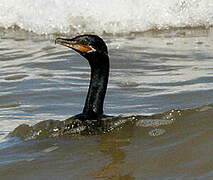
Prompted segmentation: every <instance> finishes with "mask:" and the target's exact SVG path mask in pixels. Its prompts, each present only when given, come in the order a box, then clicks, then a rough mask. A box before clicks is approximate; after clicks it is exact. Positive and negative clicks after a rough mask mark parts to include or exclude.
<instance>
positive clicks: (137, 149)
mask: <svg viewBox="0 0 213 180" xmlns="http://www.w3.org/2000/svg"><path fill="white" fill-rule="evenodd" d="M103 38H104V40H105V41H106V42H107V44H108V48H109V54H110V61H111V72H110V80H109V86H108V92H107V96H106V100H105V108H104V109H105V113H106V114H110V115H114V116H119V115H122V116H129V115H143V116H145V115H146V116H148V117H147V118H145V117H144V118H142V119H137V120H133V121H134V123H126V124H123V125H121V126H120V127H119V128H117V129H115V130H114V131H112V132H110V133H107V134H101V135H96V136H75V137H60V138H50V139H43V140H33V141H22V140H20V139H17V138H5V136H6V135H7V134H8V132H10V131H12V130H13V129H14V128H15V127H17V126H18V125H20V124H22V123H26V124H30V125H33V124H35V123H37V122H40V121H43V120H48V119H54V120H64V119H66V118H68V117H70V116H72V115H75V114H77V113H79V112H81V110H82V108H83V105H84V100H85V96H86V93H87V88H88V82H89V75H90V70H89V66H88V63H87V61H86V60H85V59H84V58H82V57H80V56H79V55H78V54H76V53H75V52H73V51H71V50H70V49H67V48H65V47H61V46H56V45H55V44H54V39H55V36H39V35H35V34H32V33H29V32H28V33H27V32H25V31H20V30H14V31H13V30H9V31H5V30H3V31H1V38H0V54H1V55H0V63H1V72H0V86H1V88H0V141H1V142H0V167H1V168H0V175H1V177H2V178H3V179H7V180H8V179H14V178H15V179H57V180H58V179H127V180H129V179H212V177H213V171H212V167H213V164H212V162H213V159H212V157H213V156H212V152H213V151H212V147H213V146H212V137H213V133H212V132H213V131H212V127H213V126H212V125H213V124H212V122H213V121H212V120H213V119H212V117H213V84H212V83H213V61H212V59H213V51H212V50H213V46H212V42H213V36H212V33H211V29H210V30H206V29H191V30H184V29H182V30H181V29H179V30H170V31H163V32H155V31H152V32H148V33H143V34H134V35H130V34H129V35H127V36H107V35H103Z"/></svg>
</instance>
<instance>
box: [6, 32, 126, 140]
mask: <svg viewBox="0 0 213 180" xmlns="http://www.w3.org/2000/svg"><path fill="white" fill-rule="evenodd" d="M55 43H56V44H60V45H63V46H66V47H69V48H71V49H73V50H75V51H76V52H78V53H79V54H80V55H82V56H83V57H85V58H86V59H87V60H88V62H89V65H90V67H91V78H90V85H89V90H88V93H87V97H86V102H85V105H84V108H83V112H82V113H81V114H78V115H76V116H73V117H70V118H68V119H66V120H64V121H59V120H46V121H41V122H39V123H37V124H35V125H33V126H29V125H26V124H22V125H20V126H18V127H17V128H15V129H14V130H13V132H11V133H10V134H9V135H10V136H16V137H21V138H23V139H27V140H29V139H36V138H45V137H57V136H62V135H71V134H84V135H89V134H98V133H103V132H106V131H109V130H112V129H113V128H114V127H115V126H117V124H116V125H114V121H116V120H117V119H118V121H119V123H118V124H121V122H120V119H119V117H117V118H112V116H106V115H104V114H103V103H104V98H105V94H106V90H107V83H108V77H109V56H108V50H107V46H106V44H105V42H104V41H103V39H101V38H100V37H99V36H96V35H79V36H76V37H75V38H73V39H64V38H57V39H56V40H55ZM123 122H125V121H123Z"/></svg>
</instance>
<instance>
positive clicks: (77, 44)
mask: <svg viewBox="0 0 213 180" xmlns="http://www.w3.org/2000/svg"><path fill="white" fill-rule="evenodd" d="M55 43H56V44H60V45H63V46H66V47H69V48H71V49H73V50H75V51H76V52H78V53H79V54H80V55H82V56H83V57H84V58H86V59H87V60H88V62H89V65H90V68H91V77H90V85H89V90H88V94H87V97H86V102H85V105H84V108H83V112H82V113H81V114H78V115H76V116H75V118H77V119H80V120H91V119H101V118H103V117H105V116H104V115H103V103H104V98H105V94H106V90H107V83H108V77H109V56H108V50H107V46H106V44H105V42H104V41H103V40H102V39H101V38H100V37H99V36H96V35H80V36H77V37H75V38H72V39H64V38H57V39H56V40H55Z"/></svg>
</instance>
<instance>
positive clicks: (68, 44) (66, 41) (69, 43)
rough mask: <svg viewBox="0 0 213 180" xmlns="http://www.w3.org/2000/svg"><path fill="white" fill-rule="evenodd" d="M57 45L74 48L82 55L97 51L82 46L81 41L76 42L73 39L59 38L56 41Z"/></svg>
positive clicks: (87, 46)
mask: <svg viewBox="0 0 213 180" xmlns="http://www.w3.org/2000/svg"><path fill="white" fill-rule="evenodd" d="M55 44H60V45H62V46H66V47H69V48H72V49H73V50H75V51H77V52H80V53H89V52H94V51H95V49H93V48H92V47H91V46H89V45H82V44H80V43H79V41H75V40H73V39H64V38H57V39H56V40H55Z"/></svg>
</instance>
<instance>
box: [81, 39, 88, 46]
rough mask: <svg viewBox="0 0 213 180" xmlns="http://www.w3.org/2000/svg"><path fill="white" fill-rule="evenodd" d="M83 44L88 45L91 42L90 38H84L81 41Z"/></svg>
mask: <svg viewBox="0 0 213 180" xmlns="http://www.w3.org/2000/svg"><path fill="white" fill-rule="evenodd" d="M81 44H82V45H87V44H89V40H88V39H83V40H82V41H81Z"/></svg>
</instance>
